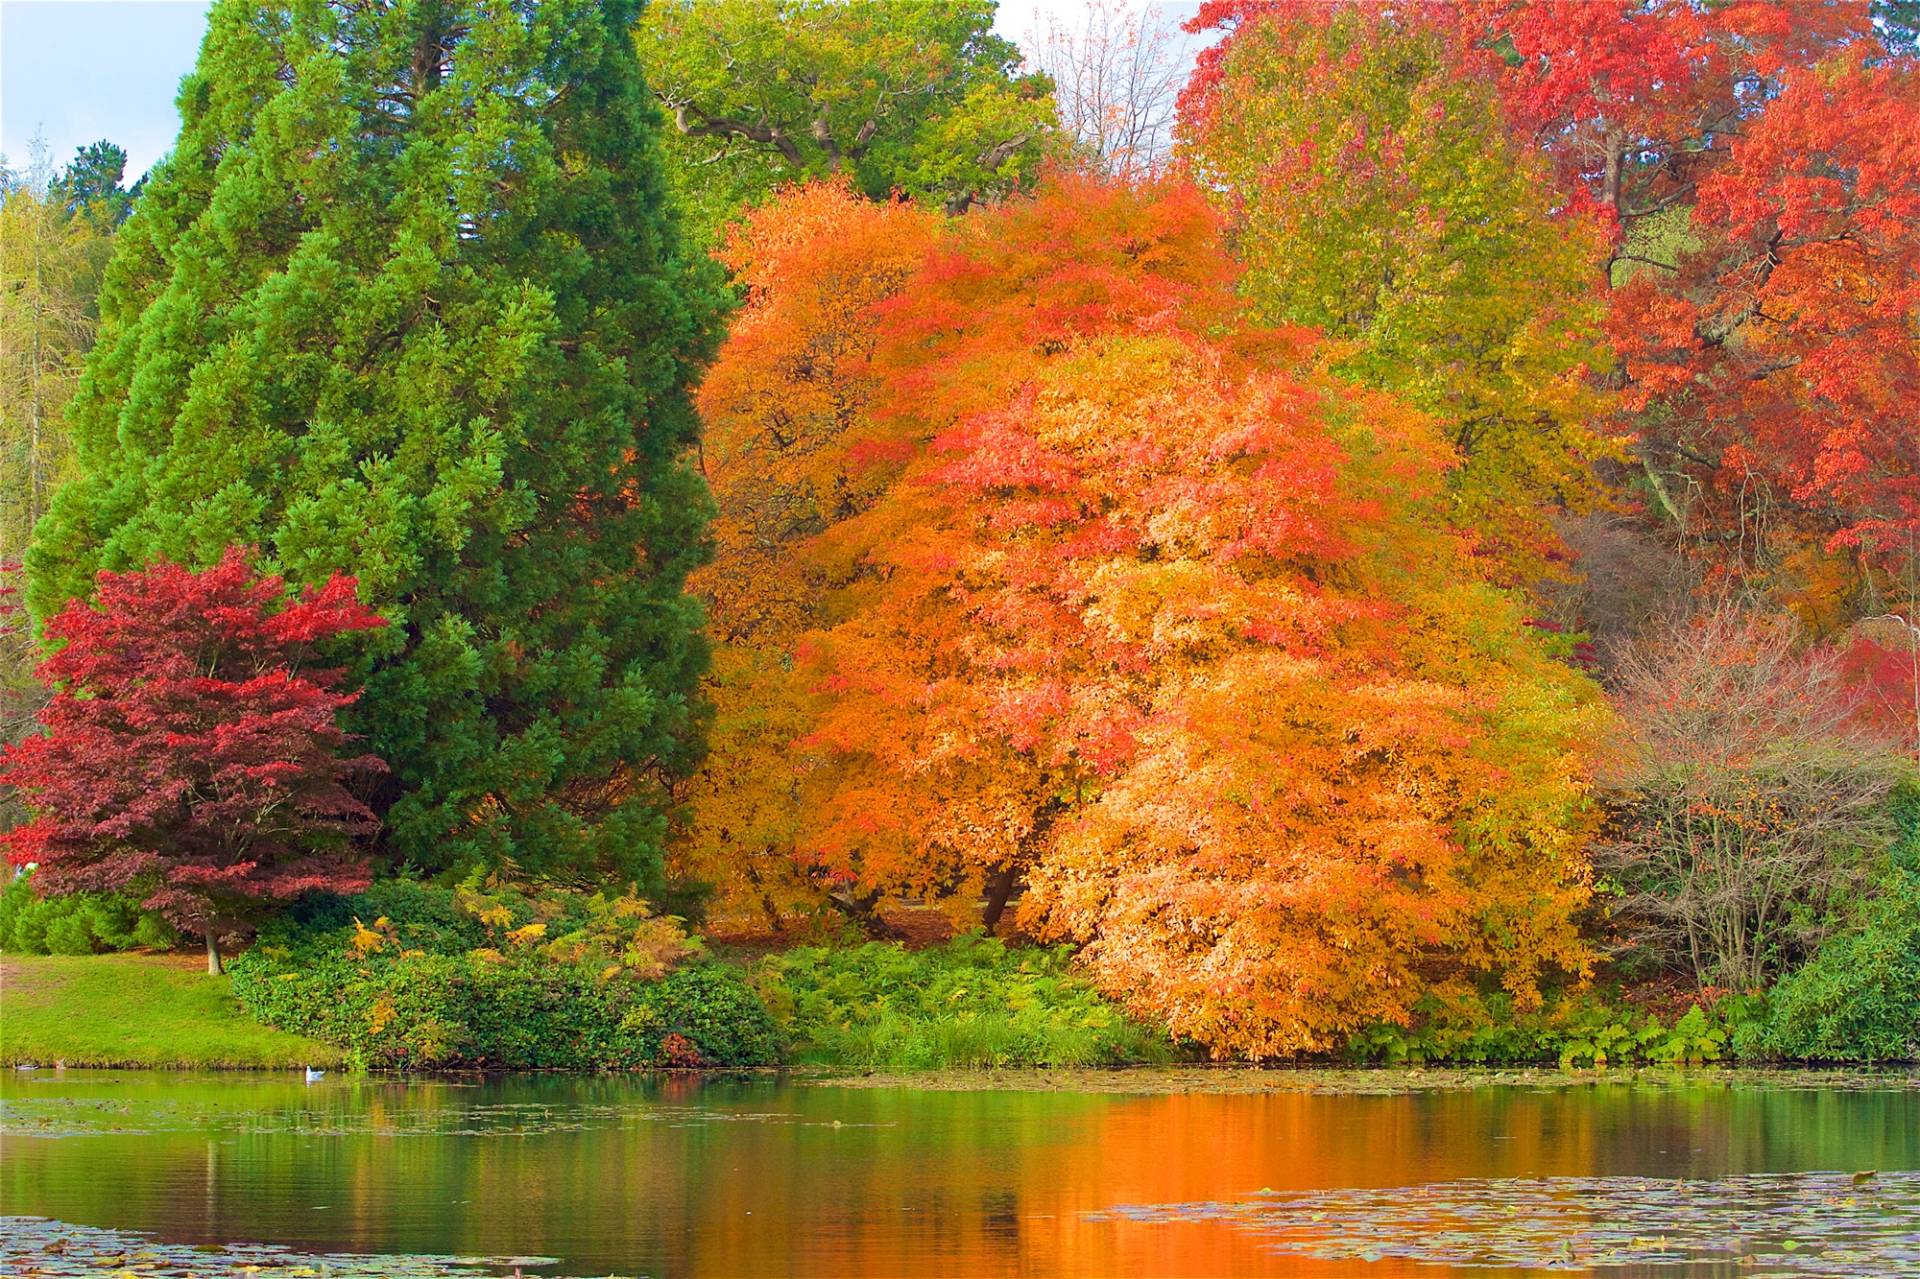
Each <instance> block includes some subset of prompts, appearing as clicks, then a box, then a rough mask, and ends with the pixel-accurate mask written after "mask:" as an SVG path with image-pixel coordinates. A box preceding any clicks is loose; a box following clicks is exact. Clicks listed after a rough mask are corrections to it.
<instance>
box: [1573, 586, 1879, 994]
mask: <svg viewBox="0 0 1920 1279" xmlns="http://www.w3.org/2000/svg"><path fill="white" fill-rule="evenodd" d="M1615 674H1616V679H1617V681H1618V688H1619V694H1618V709H1619V712H1620V713H1619V731H1618V734H1617V737H1616V740H1615V741H1614V742H1613V743H1612V749H1611V751H1610V752H1609V755H1608V760H1607V764H1606V767H1605V769H1604V771H1603V774H1602V777H1601V782H1602V785H1603V788H1604V790H1605V792H1606V795H1607V799H1608V801H1609V804H1610V807H1611V809H1612V822H1611V824H1610V828H1609V837H1608V838H1607V839H1606V840H1604V841H1603V842H1602V844H1601V845H1600V846H1599V848H1598V849H1597V850H1596V855H1595V865H1596V869H1597V870H1599V871H1600V873H1601V874H1602V875H1603V876H1605V877H1606V879H1607V880H1609V881H1610V882H1611V884H1612V886H1613V887H1614V888H1615V889H1616V890H1617V892H1618V893H1619V898H1618V904H1617V906H1616V908H1615V919H1616V921H1617V922H1618V923H1619V924H1620V926H1621V927H1622V929H1623V931H1624V932H1625V934H1626V936H1627V937H1628V938H1629V939H1630V941H1631V943H1632V944H1634V945H1637V946H1639V947H1642V948H1644V949H1646V950H1648V951H1650V952H1652V953H1653V954H1654V955H1656V956H1658V957H1659V958H1660V959H1661V960H1662V961H1663V962H1665V963H1667V964H1668V965H1670V966H1672V967H1674V968H1675V969H1677V970H1679V971H1682V972H1690V973H1691V974H1692V976H1693V977H1694V979H1695V980H1696V981H1698V982H1699V983H1701V984H1702V985H1720V986H1729V987H1734V988H1740V989H1751V988H1754V987H1757V986H1760V985H1763V984H1764V983H1765V982H1766V981H1768V980H1769V979H1770V978H1772V977H1774V976H1777V975H1778V974H1779V973H1780V972H1782V971H1783V970H1784V969H1785V968H1786V967H1787V966H1789V965H1790V964H1791V963H1792V962H1794V961H1795V960H1796V959H1798V958H1800V957H1803V956H1804V955H1805V954H1807V953H1808V952H1809V951H1810V950H1811V948H1812V947H1814V946H1815V945H1817V944H1818V942H1819V940H1820V937H1821V935H1822V934H1823V933H1824V931H1825V930H1826V928H1827V924H1828V920H1829V918H1830V917H1831V914H1832V910H1831V908H1832V906H1833V905H1834V904H1835V903H1836V901H1837V900H1839V899H1840V898H1842V897H1843V896H1844V895H1845V894H1846V893H1847V892H1849V891H1850V890H1851V889H1853V888H1854V887H1855V886H1856V885H1857V884H1858V882H1859V881H1860V880H1861V878H1862V877H1863V876H1864V875H1865V873H1866V872H1867V870H1868V869H1869V867H1870V865H1871V861H1872V858H1873V856H1874V855H1875V854H1876V852H1877V851H1879V850H1882V849H1884V848H1886V847H1887V846H1888V845H1889V844H1890V843H1891V841H1892V839H1893V838H1894V835H1895V828H1894V824H1893V816H1892V813H1891V810H1890V806H1889V804H1888V799H1889V793H1890V792H1891V791H1892V789H1893V788H1894V787H1895V786H1896V785H1897V784H1898V783H1899V781H1900V780H1901V778H1902V777H1904V776H1907V775H1910V773H1911V766H1910V765H1909V764H1907V763H1906V762H1905V761H1904V760H1903V759H1902V758H1901V757H1900V755H1899V753H1898V752H1897V750H1896V749H1894V747H1893V745H1892V743H1891V742H1890V741H1889V740H1888V738H1887V737H1886V736H1885V735H1884V734H1882V733H1880V732H1877V731H1876V730H1875V729H1874V728H1873V727H1872V726H1871V721H1869V720H1867V719H1865V718H1863V717H1862V716H1860V715H1859V714H1858V713H1857V711H1858V706H1857V705H1856V701H1857V694H1856V693H1855V692H1854V691H1853V690H1852V689H1851V688H1850V687H1849V686H1848V684H1847V682H1846V681H1845V679H1844V678H1843V676H1842V673H1841V669H1840V663H1839V661H1838V659H1837V658H1836V657H1835V656H1834V655H1833V654H1832V653H1831V652H1830V651H1828V650H1825V649H1811V650H1809V649H1804V648H1803V647H1802V645H1801V642H1800V635H1799V630H1798V627H1797V624H1796V623H1795V622H1794V621H1793V620H1792V619H1791V618H1789V617H1785V616H1779V615H1760V614H1756V613H1753V612H1750V611H1747V610H1745V609H1742V608H1740V607H1738V606H1736V605H1733V604H1720V605H1718V606H1715V607H1711V608H1709V609H1707V610H1705V611H1704V612H1702V613H1700V614H1699V615H1697V616H1695V617H1692V618H1690V619H1687V620H1685V621H1682V622H1679V623H1677V624H1674V625H1670V626H1666V627H1662V628H1655V629H1653V630H1652V631H1651V632H1650V633H1649V634H1648V635H1647V636H1646V637H1645V638H1643V639H1640V640H1636V641H1633V642H1630V643H1628V644H1626V645H1624V646H1622V647H1621V648H1619V649H1618V650H1616V665H1615Z"/></svg>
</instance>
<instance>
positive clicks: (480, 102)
mask: <svg viewBox="0 0 1920 1279" xmlns="http://www.w3.org/2000/svg"><path fill="white" fill-rule="evenodd" d="M635 16H636V15H635V6H634V4H632V3H630V2H629V0H545V2H544V3H540V4H530V3H525V2H524V0H354V2H349V0H283V2H261V0H217V2H216V3H215V4H214V6H213V8H212V11H211V13H210V15H209V26H208V31H207V36H206V39H205V42H204V43H203V45H202V46H201V51H200V59H199V63H198V65H197V67H196V68H195V70H194V71H193V73H192V74H191V75H189V76H188V77H187V78H186V80H185V81H184V82H183V84H182V88H181V93H180V99H179V106H180V114H181V119H182V127H181V133H180V138H179V142H178V144H177V146H176V147H175V149H174V151H173V153H172V155H171V156H170V157H169V158H168V159H167V160H166V161H164V162H163V164H162V165H161V166H160V168H159V170H158V171H157V172H156V173H155V174H154V176H153V178H152V180H151V181H150V182H149V183H148V184H147V188H146V190H145V192H144V193H143V194H142V196H141V198H140V200H139V204H138V208H137V210H136V211H135V213H134V214H133V216H132V217H131V218H130V219H129V221H128V222H127V224H126V225H125V227H124V228H123V229H122V231H121V233H120V236H119V237H118V238H119V245H118V248H117V250H116V254H115V259H114V261H113V263H112V265H111V267H110V268H109V271H108V278H107V282H106V285H105V289H104V293H103V297H102V304H101V324H100V333H99V340H98V343H97V345H96V347H95V350H94V352H93V354H92V356H91V358H90V359H89V361H88V365H87V368H86V371H85V373H84V375H83V377H82V381H81V386H80V389H79V391H78V392H77V394H76V397H75V403H74V406H73V410H72V413H71V418H70V420H71V424H72V429H73V433H74V444H75V449H76V453H77V457H78V463H79V472H80V474H79V476H78V478H77V479H75V480H74V481H73V482H72V483H71V484H70V485H68V486H67V487H66V488H65V489H64V490H63V491H62V492H61V493H60V494H59V495H58V497H57V498H56V499H55V502H54V505H53V508H52V510H51V511H50V513H49V514H48V515H47V517H46V518H45V519H44V520H43V521H42V522H41V524H40V527H39V529H38V532H37V535H36V543H35V545H34V547H33V548H32V550H31V552H30V554H29V561H28V567H29V571H30V575H31V584H30V590H29V603H30V605H31V607H32V609H33V611H34V613H35V614H36V616H38V617H42V618H44V617H46V616H48V615H49V614H50V613H51V612H53V611H56V610H57V609H58V608H59V607H60V605H61V604H62V602H63V601H65V600H66V599H67V598H69V597H71V596H74V595H85V594H86V593H88V591H89V590H90V587H91V581H92V575H93V573H94V572H95V571H96V570H97V569H101V568H112V569H126V568H130V567H133V566H135V565H139V564H142V563H145V562H147V561H149V560H150V559H152V558H154V557H156V556H167V557H169V558H172V559H175V560H178V561H182V562H187V563H191V564H196V565H206V564H211V563H214V562H215V561H217V560H218V558H219V556H220V554H221V551H222V548H224V547H225V546H227V545H228V544H230V543H243V544H250V545H253V546H256V547H258V548H259V549H260V552H261V553H262V555H263V556H264V557H265V566H266V567H267V568H268V569H270V570H272V571H277V572H283V573H285V574H286V575H287V576H288V577H289V578H291V579H292V580H294V581H305V582H317V581H321V580H323V579H325V578H326V576H327V575H328V574H329V573H331V572H333V571H334V570H336V569H338V570H342V571H345V572H348V573H352V574H355V575H356V576H357V577H358V578H359V580H360V583H361V591H362V595H363V597H364V598H365V599H366V600H367V601H368V602H369V603H371V604H373V605H375V606H376V607H378V608H380V609H381V610H382V611H383V612H384V613H385V614H386V615H387V617H388V618H389V619H390V620H391V622H392V625H390V626H389V627H388V628H387V629H386V630H384V631H383V632H380V633H379V635H378V636H377V637H375V638H374V639H373V640H372V641H371V645H372V647H373V648H374V649H375V651H373V652H372V653H370V654H367V655H366V656H364V657H363V658H362V660H363V661H365V662H366V664H367V676H368V677H367V683H366V689H365V694H364V696H363V699H362V701H361V704H360V705H359V707H358V708H357V709H356V712H355V713H356V715H357V716H358V719H359V724H358V727H359V728H360V729H361V731H363V732H364V733H365V734H366V735H367V738H368V745H369V746H370V747H371V749H373V750H375V751H377V752H378V753H379V754H380V755H381V756H382V757H384V758H385V759H386V760H387V761H388V762H389V763H390V765H391V766H392V769H393V773H392V777H391V780H390V782H389V791H388V793H386V794H384V795H383V796H381V797H380V804H379V807H380V808H381V810H382V811H383V812H384V815H385V817H386V820H387V823H388V839H389V841H390V850H389V851H390V853H391V855H392V856H393V857H394V858H395V859H402V858H404V859H410V860H412V861H413V862H415V863H417V864H419V865H422V866H424V867H427V868H439V867H445V866H462V865H469V864H475V865H488V866H496V867H498V866H518V867H520V868H522V869H524V870H527V871H529V872H539V873H547V874H558V875H568V874H582V875H583V874H587V873H591V872H593V871H597V870H615V871H618V872H619V873H621V874H623V875H630V876H635V877H639V878H642V879H645V878H649V877H650V875H651V873H652V871H653V870H654V869H655V868H656V867H657V866H658V858H659V850H660V845H661V842H662V840H663V838H664V834H665V828H666V824H667V812H668V806H667V785H668V783H669V782H670V780H671V779H672V777H673V776H674V775H675V774H676V773H678V772H679V771H681V770H683V769H685V768H686V767H687V766H688V765H689V764H690V763H691V759H692V756H694V755H695V754H696V753H697V742H698V736H699V733H698V729H699V723H698V714H697V705H696V699H695V697H694V688H695V685H696V680H697V678H698V675H699V672H700V669H701V667H702V665H703V662H704V651H703V648H702V643H701V640H700V638H699V632H700V619H699V613H698V607H697V605H696V604H694V603H693V602H692V601H690V600H689V599H688V598H687V597H686V596H685V595H684V594H683V593H682V590H681V584H682V579H683V577H684V575H685V574H686V572H687V570H688V569H689V568H690V567H692V566H693V565H694V564H696V563H697V562H698V561H699V559H700V557H701V556H702V554H703V553H704V540H703V538H704V527H705V523H706V520H707V517H708V499H707V495H706V492H705V489H704V487H703V485H702V484H701V482H700V480H699V478H698V476H697V475H696V474H695V473H694V472H693V471H692V470H691V469H690V467H689V465H688V462H687V451H688V448H689V446H690V444H691V443H692V441H693V439H694V433H695V420H694V416H693V413H692V410H691V408H690V406H689V403H688V401H687V398H686V395H685V387H686V384H687V382H688V380H689V377H690V375H691V372H692V370H693V367H694V366H695V365H696V364H697V362H698V361H699V360H700V359H702V358H703V357H704V355H705V354H706V351H707V344H708V341H709V333H710V330H711V327H712V323H711V322H712V318H713V316H714V314H715V306H714V299H712V298H711V297H710V296H709V295H708V294H707V293H706V292H704V291H703V290H701V289H700V288H699V287H697V286H696V285H695V284H694V283H693V281H695V280H696V279H697V278H698V277H697V276H695V275H693V274H691V273H689V271H688V270H687V269H686V267H685V264H684V262H683V254H682V251H681V249H680V247H679V239H678V235H677V232H676V227H675V223H674V220H673V218H672V217H671V216H670V214H669V212H668V210H667V207H666V197H665V188H664V185H663V181H662V177H661V167H660V162H659V156H658V150H657V131H658V127H659V121H658V118H657V115H656V113H655V111H654V109H653V108H652V107H651V106H650V104H649V102H648V95H647V93H646V91H645V88H644V86H643V84H642V81H641V74H640V71H639V69H638V66H637V63H636V61H635V57H634V52H633V43H632V39H631V29H632V26H633V21H634V18H635Z"/></svg>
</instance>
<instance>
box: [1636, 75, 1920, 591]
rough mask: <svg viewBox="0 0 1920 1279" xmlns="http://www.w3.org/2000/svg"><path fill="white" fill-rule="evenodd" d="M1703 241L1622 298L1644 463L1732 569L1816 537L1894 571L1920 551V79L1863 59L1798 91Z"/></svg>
mask: <svg viewBox="0 0 1920 1279" xmlns="http://www.w3.org/2000/svg"><path fill="white" fill-rule="evenodd" d="M1688 229H1689V232H1690V236H1689V242H1688V243H1687V244H1685V245H1682V246H1676V251H1675V252H1673V253H1671V254H1669V255H1668V259H1667V260H1666V261H1665V262H1663V263H1660V264H1658V266H1657V267H1649V268H1648V269H1645V270H1642V271H1640V272H1638V273H1636V274H1635V275H1634V276H1633V278H1632V279H1631V280H1629V281H1627V282H1626V283H1624V284H1623V285H1622V286H1621V287H1620V288H1619V290H1618V291H1617V293H1616V296H1615V303H1614V313H1613V316H1612V319H1611V322H1610V327H1611V329H1612V330H1613V334H1614V340H1615V343H1616V345H1617V347H1618V348H1619V350H1620V351H1621V352H1622V353H1623V354H1624V356H1625V372H1626V375H1627V378H1628V390H1627V394H1626V397H1625V399H1626V402H1627V404H1628V406H1629V407H1630V408H1632V409H1635V410H1637V411H1638V412H1639V415H1640V418H1639V420H1640V421H1641V422H1642V423H1643V436H1644V440H1643V444H1642V448H1643V450H1647V451H1649V453H1650V456H1653V457H1655V458H1657V459H1659V460H1660V461H1661V462H1662V464H1663V465H1664V466H1666V467H1667V468H1669V469H1670V471H1671V472H1672V473H1673V475H1674V477H1675V478H1674V485H1673V486H1674V487H1675V488H1679V487H1680V486H1681V481H1682V480H1684V481H1687V485H1686V487H1687V488H1688V489H1689V490H1690V491H1692V492H1694V493H1697V494H1698V495H1699V497H1698V500H1697V501H1696V503H1695V504H1694V507H1693V509H1692V510H1690V511H1687V512H1685V513H1684V514H1685V515H1686V516H1687V517H1688V519H1689V520H1690V522H1691V523H1692V524H1693V526H1694V531H1698V532H1702V533H1706V534H1710V535H1717V536H1719V537H1722V538H1724V540H1727V541H1732V542H1733V543H1734V545H1732V546H1730V547H1728V548H1727V554H1728V556H1729V558H1737V557H1745V558H1748V559H1750V560H1751V559H1757V558H1758V557H1759V555H1760V554H1761V553H1762V552H1764V551H1767V550H1770V549H1771V550H1776V551H1777V549H1778V547H1780V546H1781V545H1788V546H1790V545H1792V544H1793V542H1794V541H1795V540H1800V541H1803V542H1811V543H1812V544H1813V549H1815V550H1818V549H1820V548H1823V547H1824V548H1830V549H1832V550H1834V551H1837V552H1840V553H1843V554H1845V555H1847V556H1849V557H1857V558H1858V559H1859V560H1862V561H1864V562H1865V563H1866V564H1868V565H1871V566H1877V567H1879V568H1881V569H1882V571H1883V572H1885V573H1889V574H1893V573H1897V571H1898V564H1899V563H1900V561H1902V560H1903V559H1904V558H1905V557H1906V556H1907V555H1908V554H1909V553H1910V551H1909V548H1910V547H1911V546H1912V544H1913V539H1914V538H1915V537H1916V536H1920V446H1916V444H1915V441H1916V439H1920V426H1917V425H1916V422H1915V412H1914V405H1915V404H1916V403H1920V69H1916V67H1915V66H1914V64H1913V63H1912V60H1911V59H1906V60H1899V61H1896V62H1891V63H1889V62H1874V61H1872V60H1870V59H1869V58H1867V56H1866V51H1865V50H1862V49H1853V50H1850V51H1848V52H1845V53H1841V54H1837V55H1834V56H1833V57H1831V58H1830V59H1829V60H1828V61H1826V62H1825V63H1823V64H1822V65H1821V66H1820V68H1819V69H1818V71H1817V73H1813V72H1809V73H1807V74H1803V75H1801V76H1798V77H1796V78H1795V79H1793V80H1792V82H1791V83H1790V84H1788V85H1787V86H1786V87H1785V88H1784V89H1783V90H1781V91H1780V92H1779V94H1778V96H1777V97H1775V98H1774V100H1773V101H1771V102H1770V103H1769V104H1768V106H1767V109H1766V113H1765V114H1764V115H1761V116H1759V117H1758V118H1757V119H1754V120H1751V121H1749V122H1747V123H1746V124H1745V125H1744V126H1743V127H1742V129H1741V130H1740V136H1738V137H1737V138H1735V139H1734V140H1733V141H1732V143H1731V144H1730V146H1729V148H1728V150H1727V152H1726V154H1725V155H1724V156H1723V157H1722V159H1721V161H1720V163H1719V165H1718V166H1717V167H1716V168H1715V169H1714V170H1713V171H1712V172H1710V173H1708V174H1706V175H1704V176H1702V177H1701V178H1700V180H1699V182H1698V184H1697V188H1696V191H1695V198H1694V201H1693V204H1692V212H1691V217H1690V220H1689V222H1688ZM1769 543H1771V544H1772V545H1771V546H1769ZM1883 585H1884V583H1883Z"/></svg>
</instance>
